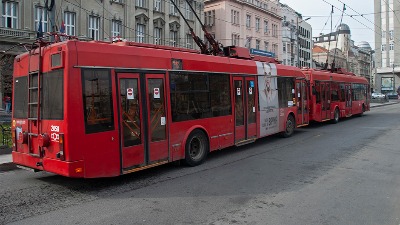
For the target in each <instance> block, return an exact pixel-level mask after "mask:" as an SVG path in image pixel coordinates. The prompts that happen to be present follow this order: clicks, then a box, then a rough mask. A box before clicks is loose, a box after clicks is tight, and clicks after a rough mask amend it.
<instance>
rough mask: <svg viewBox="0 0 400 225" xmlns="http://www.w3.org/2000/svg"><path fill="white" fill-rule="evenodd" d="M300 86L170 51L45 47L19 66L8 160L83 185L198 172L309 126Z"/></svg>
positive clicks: (231, 62) (227, 62)
mask: <svg viewBox="0 0 400 225" xmlns="http://www.w3.org/2000/svg"><path fill="white" fill-rule="evenodd" d="M228 51H230V53H229V54H231V55H234V54H235V51H236V50H235V48H233V47H232V48H228ZM237 51H239V49H237ZM306 83H307V80H306V77H305V75H304V73H303V72H302V71H301V70H300V69H297V68H294V67H287V66H283V65H280V64H276V63H272V62H262V61H255V60H248V59H237V58H232V57H221V56H210V55H202V54H198V53H196V52H194V51H187V50H181V49H174V48H168V47H163V48H161V47H158V48H157V47H154V46H146V45H139V44H135V43H131V42H119V43H113V44H110V43H104V42H93V41H92V42H83V41H77V40H72V41H65V42H60V43H55V44H51V45H46V46H42V47H39V48H36V49H35V50H31V51H30V52H29V53H26V54H22V55H20V56H18V57H17V58H16V59H15V67H14V110H13V124H12V125H13V126H12V129H13V132H14V145H15V146H14V151H13V153H12V154H13V161H14V162H15V163H16V164H18V165H21V166H25V167H29V168H33V169H35V170H44V171H49V172H52V173H56V174H60V175H63V176H69V177H88V178H89V177H109V176H117V175H121V174H125V173H129V172H134V171H137V170H142V169H144V168H148V167H153V166H156V165H160V164H164V163H167V162H172V161H176V160H181V159H183V160H184V161H185V162H186V163H187V164H189V165H192V166H194V165H197V164H200V163H202V162H203V161H204V159H205V157H206V155H207V153H208V152H209V151H214V150H217V149H222V148H225V147H228V146H233V145H242V144H245V143H249V142H253V141H254V140H256V139H257V138H260V137H264V136H267V135H271V134H275V133H282V134H283V135H284V136H290V135H291V134H292V133H293V130H294V128H295V126H300V125H305V124H308V120H309V116H308V109H307V100H308V99H307V98H308V95H307V93H308V90H307V85H306ZM296 86H297V87H299V88H296ZM299 106H302V108H299Z"/></svg>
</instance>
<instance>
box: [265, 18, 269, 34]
mask: <svg viewBox="0 0 400 225" xmlns="http://www.w3.org/2000/svg"><path fill="white" fill-rule="evenodd" d="M264 33H268V21H266V20H264Z"/></svg>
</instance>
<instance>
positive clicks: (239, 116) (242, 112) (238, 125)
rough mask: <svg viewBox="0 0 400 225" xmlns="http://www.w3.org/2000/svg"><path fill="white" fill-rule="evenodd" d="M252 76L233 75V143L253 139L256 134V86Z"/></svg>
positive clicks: (241, 142)
mask: <svg viewBox="0 0 400 225" xmlns="http://www.w3.org/2000/svg"><path fill="white" fill-rule="evenodd" d="M255 85H256V83H255V78H254V77H234V78H233V92H234V106H235V110H234V113H235V144H236V145H240V144H243V143H247V142H251V141H254V140H255V138H256V136H257V124H256V87H255Z"/></svg>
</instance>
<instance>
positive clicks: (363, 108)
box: [358, 104, 365, 117]
mask: <svg viewBox="0 0 400 225" xmlns="http://www.w3.org/2000/svg"><path fill="white" fill-rule="evenodd" d="M364 112H365V105H364V104H363V105H362V111H361V113H360V114H358V116H360V117H361V116H363V115H364Z"/></svg>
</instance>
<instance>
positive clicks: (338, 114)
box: [332, 108, 340, 124]
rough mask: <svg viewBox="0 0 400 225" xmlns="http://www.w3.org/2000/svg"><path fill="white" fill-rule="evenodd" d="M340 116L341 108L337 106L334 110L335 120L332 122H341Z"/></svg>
mask: <svg viewBox="0 0 400 225" xmlns="http://www.w3.org/2000/svg"><path fill="white" fill-rule="evenodd" d="M339 118H340V112H339V109H338V108H336V109H335V112H334V114H333V120H332V123H335V124H336V123H339Z"/></svg>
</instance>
